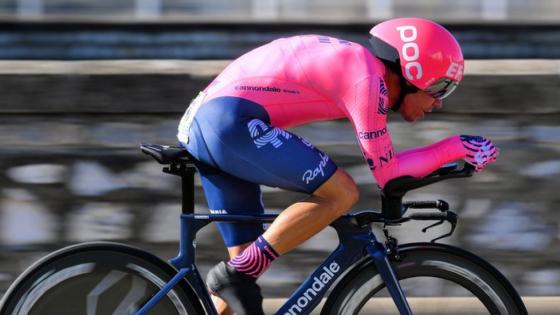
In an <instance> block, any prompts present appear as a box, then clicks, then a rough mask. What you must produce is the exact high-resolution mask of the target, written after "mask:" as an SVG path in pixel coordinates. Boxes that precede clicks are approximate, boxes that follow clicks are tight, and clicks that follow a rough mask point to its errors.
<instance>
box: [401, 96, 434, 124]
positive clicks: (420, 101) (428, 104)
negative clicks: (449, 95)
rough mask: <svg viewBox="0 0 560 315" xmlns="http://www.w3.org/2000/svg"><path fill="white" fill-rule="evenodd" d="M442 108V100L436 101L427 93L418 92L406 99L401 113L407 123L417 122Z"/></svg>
mask: <svg viewBox="0 0 560 315" xmlns="http://www.w3.org/2000/svg"><path fill="white" fill-rule="evenodd" d="M441 106H442V102H441V100H438V99H435V98H434V97H432V96H430V95H429V94H427V93H426V92H423V91H418V92H416V93H409V94H407V95H406V96H405V97H404V99H403V103H402V105H401V108H400V109H399V113H401V116H402V117H403V118H404V119H405V120H406V121H409V122H415V121H416V120H418V119H422V118H423V117H424V115H425V114H426V113H429V112H431V111H432V110H434V109H438V108H441Z"/></svg>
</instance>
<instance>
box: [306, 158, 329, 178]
mask: <svg viewBox="0 0 560 315" xmlns="http://www.w3.org/2000/svg"><path fill="white" fill-rule="evenodd" d="M319 156H320V157H321V161H320V162H319V165H317V167H315V168H314V169H309V170H307V171H305V172H304V173H303V176H302V178H301V180H303V181H304V182H305V183H306V184H309V183H310V182H311V181H313V180H314V179H315V178H317V176H319V175H321V177H325V166H327V162H328V161H329V157H328V156H327V155H326V154H323V153H319Z"/></svg>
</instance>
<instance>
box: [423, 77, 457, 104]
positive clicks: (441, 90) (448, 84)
mask: <svg viewBox="0 0 560 315" xmlns="http://www.w3.org/2000/svg"><path fill="white" fill-rule="evenodd" d="M457 86H459V82H457V81H453V80H451V79H448V78H441V79H439V80H438V81H437V82H436V83H434V84H432V85H430V86H429V87H428V88H427V89H426V90H424V92H426V93H428V94H430V95H431V96H432V97H434V98H436V99H438V100H442V99H444V98H446V97H448V96H449V94H451V93H453V91H455V89H456V88H457Z"/></svg>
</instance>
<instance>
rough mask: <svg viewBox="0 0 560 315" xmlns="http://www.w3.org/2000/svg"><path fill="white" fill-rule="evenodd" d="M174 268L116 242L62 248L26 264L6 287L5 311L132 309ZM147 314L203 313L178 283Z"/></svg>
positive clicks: (81, 313) (88, 313) (93, 314)
mask: <svg viewBox="0 0 560 315" xmlns="http://www.w3.org/2000/svg"><path fill="white" fill-rule="evenodd" d="M175 274H176V271H175V270H174V268H173V267H171V266H170V265H169V264H167V263H166V262H164V261H162V260H161V259H159V258H157V257H156V256H154V255H151V254H149V253H146V252H144V251H141V250H139V249H135V248H133V247H129V246H125V245H121V244H115V243H87V244H80V245H75V246H71V247H67V248H64V249H61V250H59V251H57V252H55V253H52V254H50V255H48V256H47V257H45V258H43V259H42V260H41V261H39V262H37V263H36V264H34V265H33V266H32V267H30V268H29V269H28V270H27V271H26V272H24V274H22V275H21V276H20V277H19V278H18V279H17V280H16V282H14V284H12V286H11V287H10V289H8V292H7V293H6V295H5V296H4V298H3V301H2V305H1V306H0V314H6V315H8V314H9V315H44V314H59V315H64V314H72V315H106V314H113V315H122V314H134V313H135V312H136V311H137V310H138V309H139V308H140V307H141V306H142V305H143V304H144V303H145V302H147V301H148V300H149V299H150V297H151V296H153V295H154V294H155V293H156V292H158V291H159V289H160V288H161V287H163V285H164V284H165V283H166V282H168V281H169V280H170V279H171V278H172V277H173V276H174V275H175ZM149 314H161V315H164V314H165V315H167V314H169V315H184V314H204V313H203V312H202V311H201V308H200V304H199V303H198V300H197V299H196V296H195V295H194V293H193V291H192V290H191V288H190V286H189V285H188V284H187V283H186V282H185V281H182V282H180V283H179V284H177V285H176V286H175V287H174V288H173V289H172V290H171V291H170V292H169V293H168V294H167V295H166V296H165V297H164V298H163V299H162V300H161V301H160V302H159V303H158V304H157V305H156V306H155V307H154V309H152V311H151V312H150V313H149Z"/></svg>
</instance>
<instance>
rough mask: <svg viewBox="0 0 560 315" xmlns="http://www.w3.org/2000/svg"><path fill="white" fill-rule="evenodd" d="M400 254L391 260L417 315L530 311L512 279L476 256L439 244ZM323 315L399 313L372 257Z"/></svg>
mask: <svg viewBox="0 0 560 315" xmlns="http://www.w3.org/2000/svg"><path fill="white" fill-rule="evenodd" d="M407 247H408V248H407ZM400 254H401V259H400V260H399V261H393V262H392V264H393V268H394V269H395V272H396V274H397V277H398V279H399V282H400V284H401V286H402V287H403V291H405V295H406V296H407V299H408V301H409V304H410V306H411V309H412V312H413V314H414V315H427V314H430V315H437V314H454V315H459V314H470V315H474V314H492V315H526V314H527V310H526V308H525V306H524V305H523V302H522V300H521V298H520V297H519V295H518V294H517V292H516V291H515V289H514V288H513V287H512V286H511V284H510V283H509V281H507V279H506V278H505V277H504V276H503V275H501V274H500V273H499V271H498V270H496V269H495V268H493V267H492V266H491V265H490V264H488V263H487V262H485V261H484V260H482V259H480V258H479V257H477V256H475V255H473V254H470V253H468V252H465V251H463V250H460V249H457V248H454V247H451V246H445V245H439V244H438V245H434V244H410V245H407V246H406V247H405V248H402V249H401V251H400ZM457 295H458V296H457ZM449 296H453V297H451V298H450V297H449ZM442 297H446V298H442ZM438 303H439V304H438ZM321 314H322V315H327V314H330V315H350V314H352V315H355V314H361V315H365V314H376V315H388V314H399V312H398V311H397V308H396V306H395V305H394V303H393V301H392V299H390V297H389V295H388V294H387V289H386V288H385V285H384V283H383V281H382V280H381V276H380V275H379V273H378V272H377V269H376V268H375V265H374V263H373V261H372V260H371V259H367V260H365V261H364V262H362V264H361V266H358V267H357V268H355V269H354V270H353V271H351V272H349V273H348V276H347V277H345V279H343V280H341V283H340V285H339V286H337V288H335V289H334V290H333V293H331V295H330V296H329V299H328V300H327V302H326V304H325V307H324V308H323V311H322V312H321Z"/></svg>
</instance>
